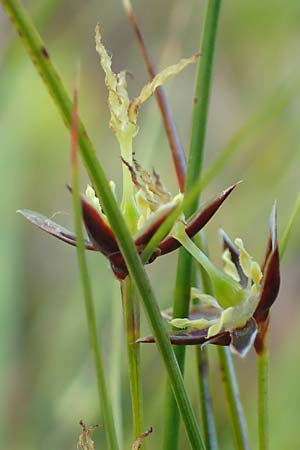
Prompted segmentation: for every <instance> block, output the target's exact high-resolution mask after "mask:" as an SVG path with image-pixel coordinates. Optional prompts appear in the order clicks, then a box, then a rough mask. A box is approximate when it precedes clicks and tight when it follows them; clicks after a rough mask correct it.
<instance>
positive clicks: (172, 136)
mask: <svg viewBox="0 0 300 450" xmlns="http://www.w3.org/2000/svg"><path fill="white" fill-rule="evenodd" d="M122 2H123V5H124V8H125V11H126V14H127V17H128V19H129V22H130V24H131V26H132V28H133V31H134V33H135V35H136V38H137V41H138V44H139V46H140V49H141V52H142V55H143V58H144V61H145V64H146V67H147V71H148V74H149V77H150V79H151V80H152V79H153V78H154V77H155V75H156V68H155V65H154V62H153V61H152V59H151V56H150V54H149V52H148V50H147V45H146V43H145V39H144V36H143V34H142V32H141V30H140V27H139V25H138V22H137V19H136V16H135V14H134V12H133V8H132V4H131V1H130V0H122ZM154 95H155V97H156V100H157V103H158V107H159V109H160V112H161V116H162V120H163V124H164V127H165V130H166V134H167V138H168V142H169V146H170V149H171V153H172V158H173V163H174V167H175V171H176V175H177V179H178V184H179V188H180V191H181V192H183V190H184V182H185V175H186V160H185V154H184V150H183V147H182V145H181V142H180V138H179V135H178V132H177V128H176V125H175V122H174V119H173V115H172V111H171V109H170V107H169V104H168V101H167V97H166V94H165V91H164V89H163V87H162V86H160V87H159V88H157V89H156V91H155V94H154Z"/></svg>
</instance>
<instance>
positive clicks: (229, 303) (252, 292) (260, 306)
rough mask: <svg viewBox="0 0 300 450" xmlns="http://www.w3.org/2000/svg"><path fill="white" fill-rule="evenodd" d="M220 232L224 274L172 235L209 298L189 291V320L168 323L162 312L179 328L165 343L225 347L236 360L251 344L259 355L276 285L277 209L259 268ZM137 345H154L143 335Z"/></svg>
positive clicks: (181, 235)
mask: <svg viewBox="0 0 300 450" xmlns="http://www.w3.org/2000/svg"><path fill="white" fill-rule="evenodd" d="M221 234H222V240H223V246H224V253H223V256H222V259H223V261H224V270H223V272H222V271H220V270H218V269H217V268H216V267H215V266H214V265H213V264H212V262H211V261H210V260H209V259H208V258H207V256H206V255H205V254H204V253H203V252H202V251H201V250H200V249H199V248H198V247H196V245H195V244H194V243H193V242H192V241H191V240H190V239H189V238H188V237H187V236H186V233H185V232H184V229H183V228H182V227H181V226H177V230H175V231H174V237H176V238H177V239H178V241H179V242H181V244H182V245H183V246H184V247H185V248H186V249H187V250H188V251H189V252H190V253H191V254H192V255H193V256H194V258H195V259H196V260H197V261H198V262H199V263H200V264H201V265H202V266H203V268H204V269H205V270H206V272H207V273H208V275H209V277H210V279H211V281H212V285H213V292H214V295H213V296H212V295H206V294H203V293H201V292H200V290H198V289H195V288H192V291H191V296H192V300H193V301H194V305H193V306H192V307H191V309H190V313H189V317H187V318H175V319H172V311H167V312H165V313H163V315H164V317H165V318H167V319H168V321H169V322H170V324H171V325H172V326H173V327H175V328H179V329H181V330H184V331H181V332H177V333H176V332H171V333H170V340H171V342H172V344H174V345H196V344H202V345H206V344H208V343H211V344H216V345H225V346H227V345H229V346H230V349H231V350H232V352H234V353H237V354H239V355H240V356H245V355H246V354H247V352H248V351H249V349H250V348H251V346H252V344H253V343H254V346H255V349H256V351H257V352H258V353H262V352H263V351H264V342H265V334H266V332H267V329H268V323H269V311H270V308H271V306H272V304H273V303H274V301H275V300H276V298H277V295H278V292H279V287H280V272H279V251H278V242H277V233H276V208H275V206H274V208H273V210H272V214H271V219H270V237H269V240H268V243H267V248H266V253H265V258H264V262H263V264H262V266H261V267H260V266H259V264H258V263H257V262H256V261H254V260H253V258H252V257H251V256H250V255H249V253H248V252H247V251H246V249H245V247H244V244H243V242H242V240H241V239H236V240H235V243H233V242H232V241H231V240H230V239H229V237H228V236H227V235H226V234H225V232H224V231H222V232H221ZM195 301H196V304H195ZM139 342H144V343H147V342H154V339H153V337H146V338H142V339H140V340H139Z"/></svg>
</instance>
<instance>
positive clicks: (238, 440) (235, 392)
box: [218, 347, 250, 450]
mask: <svg viewBox="0 0 300 450" xmlns="http://www.w3.org/2000/svg"><path fill="white" fill-rule="evenodd" d="M218 356H219V364H220V369H221V374H222V381H223V384H224V388H225V393H226V397H227V403H228V406H229V412H230V418H231V425H232V430H233V436H234V441H235V447H236V449H237V450H249V448H250V447H249V443H248V438H247V431H246V422H245V419H244V413H243V407H242V404H241V399H240V392H239V386H238V382H237V379H236V375H235V370H234V365H233V361H232V355H231V353H230V350H229V348H228V347H218Z"/></svg>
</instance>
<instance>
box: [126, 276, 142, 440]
mask: <svg viewBox="0 0 300 450" xmlns="http://www.w3.org/2000/svg"><path fill="white" fill-rule="evenodd" d="M121 291H122V301H123V311H124V323H125V332H126V342H127V355H128V368H129V381H130V392H131V404H132V416H133V427H134V439H137V438H138V437H139V436H140V435H141V433H142V429H143V414H142V386H141V366H140V346H139V345H138V344H135V341H136V340H137V339H138V338H139V337H140V310H139V304H138V299H137V292H136V290H135V286H134V283H133V281H132V279H131V277H130V276H129V275H128V276H127V277H126V279H125V280H123V281H122V282H121Z"/></svg>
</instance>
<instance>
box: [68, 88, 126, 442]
mask: <svg viewBox="0 0 300 450" xmlns="http://www.w3.org/2000/svg"><path fill="white" fill-rule="evenodd" d="M77 126H78V122H77V96H76V92H75V95H74V112H73V130H72V156H71V161H72V187H73V205H74V214H75V230H76V237H77V247H76V248H77V257H78V265H79V271H80V276H81V282H82V287H83V293H84V300H85V310H86V317H87V323H88V330H89V337H90V343H91V347H92V352H93V356H94V363H95V368H96V378H97V387H98V396H99V405H100V410H101V411H102V413H103V416H104V422H105V427H106V430H107V434H106V438H107V444H108V447H109V448H110V449H111V450H119V445H118V440H117V434H116V430H115V424H114V419H113V412H112V407H111V403H110V400H109V396H108V392H107V386H106V381H105V372H104V364H103V358H102V354H101V349H100V345H99V343H98V332H97V322H96V313H95V307H94V301H93V295H92V287H91V283H90V278H89V274H88V267H87V262H86V258H85V245H84V237H83V230H82V222H83V219H82V210H81V202H80V195H79V175H78V164H77Z"/></svg>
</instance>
